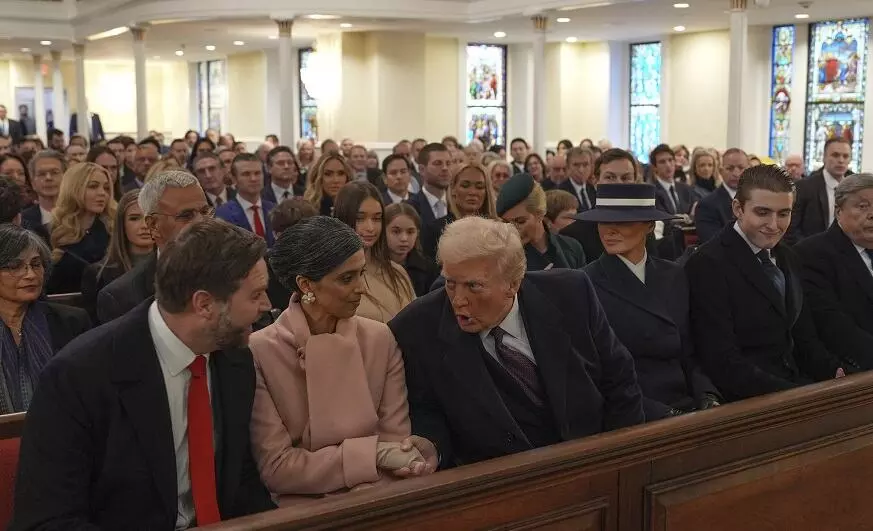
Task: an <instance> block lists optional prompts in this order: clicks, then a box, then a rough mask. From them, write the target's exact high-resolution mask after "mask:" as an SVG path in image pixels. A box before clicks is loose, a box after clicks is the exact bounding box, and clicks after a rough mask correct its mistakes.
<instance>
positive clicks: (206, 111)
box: [197, 61, 227, 132]
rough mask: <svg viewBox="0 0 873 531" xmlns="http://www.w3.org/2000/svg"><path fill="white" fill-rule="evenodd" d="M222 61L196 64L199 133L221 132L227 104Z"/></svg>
mask: <svg viewBox="0 0 873 531" xmlns="http://www.w3.org/2000/svg"><path fill="white" fill-rule="evenodd" d="M224 66H225V65H224V61H203V62H200V63H197V96H198V102H197V103H198V110H199V111H200V112H199V115H200V131H201V132H203V131H206V130H207V129H209V128H212V129H217V130H218V131H221V126H222V122H223V119H224V113H225V103H226V102H227V85H226V78H225V75H224V71H225V69H224Z"/></svg>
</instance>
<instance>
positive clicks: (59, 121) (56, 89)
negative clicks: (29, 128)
mask: <svg viewBox="0 0 873 531" xmlns="http://www.w3.org/2000/svg"><path fill="white" fill-rule="evenodd" d="M52 100H53V101H52V114H54V117H55V127H56V128H58V129H60V130H62V131H63V130H65V129H66V128H67V126H68V125H69V123H70V122H69V119H68V118H67V108H66V105H64V77H63V76H62V75H61V52H58V51H53V52H52ZM67 132H68V133H69V131H67ZM89 141H90V140H89Z"/></svg>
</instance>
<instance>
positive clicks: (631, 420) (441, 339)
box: [388, 217, 644, 467]
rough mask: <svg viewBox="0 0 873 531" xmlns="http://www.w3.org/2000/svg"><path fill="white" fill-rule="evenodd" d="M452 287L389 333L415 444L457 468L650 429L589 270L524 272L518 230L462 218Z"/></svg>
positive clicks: (456, 227)
mask: <svg viewBox="0 0 873 531" xmlns="http://www.w3.org/2000/svg"><path fill="white" fill-rule="evenodd" d="M439 252H440V256H439V258H440V261H441V262H442V264H443V275H444V276H445V279H446V283H445V287H444V288H440V289H437V290H435V291H432V292H431V293H429V294H427V295H425V296H424V297H421V298H419V299H416V300H415V301H413V302H412V304H410V305H409V306H407V307H406V308H405V309H404V310H403V311H401V312H400V313H399V314H398V315H397V317H395V318H394V319H393V320H391V322H389V323H388V326H389V327H390V328H391V331H392V332H393V333H394V337H395V338H396V339H397V343H398V346H399V347H400V349H401V350H402V351H403V355H404V362H405V367H406V381H407V387H408V389H409V407H410V418H411V420H412V432H413V434H415V436H417V439H416V443H415V446H416V447H417V448H418V449H419V450H420V451H423V455H424V456H425V457H426V458H427V459H428V463H429V464H430V463H432V462H435V459H434V456H436V455H439V456H440V457H441V463H440V465H441V466H442V467H450V466H454V465H461V464H467V463H474V462H477V461H482V460H485V459H491V458H494V457H499V456H503V455H508V454H512V453H516V452H523V451H525V450H530V449H533V448H539V447H542V446H547V445H550V444H555V443H558V442H561V441H568V440H572V439H577V438H580V437H585V436H588V435H594V434H597V433H601V432H604V431H608V430H612V429H617V428H622V427H625V426H631V425H634V424H638V423H641V422H643V420H644V416H643V409H642V398H641V393H640V388H639V386H638V385H637V381H636V375H635V373H634V367H633V361H632V359H631V357H630V354H629V353H628V352H627V350H626V349H625V348H624V347H623V346H622V345H621V343H619V342H618V340H617V339H616V337H615V335H614V334H613V333H612V330H611V329H610V327H609V324H608V323H607V321H606V316H605V314H604V312H603V308H602V307H601V306H600V303H599V302H598V301H597V296H596V295H595V294H594V288H593V287H592V286H591V282H590V281H589V280H588V277H587V276H586V275H585V273H583V272H581V271H575V270H570V269H553V270H550V271H538V272H533V273H527V274H525V268H526V264H525V258H524V250H523V248H522V245H521V239H520V238H519V236H518V231H517V230H516V229H515V228H514V227H512V226H511V225H508V224H504V223H502V222H499V221H494V220H487V219H484V218H479V217H467V218H463V219H460V220H458V221H455V222H454V223H452V224H451V225H449V226H448V227H447V228H446V232H445V233H444V234H443V236H442V239H441V240H440V247H439Z"/></svg>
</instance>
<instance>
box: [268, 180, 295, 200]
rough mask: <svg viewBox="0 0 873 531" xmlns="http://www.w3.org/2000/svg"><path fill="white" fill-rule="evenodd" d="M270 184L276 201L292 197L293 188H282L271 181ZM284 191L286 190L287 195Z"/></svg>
mask: <svg viewBox="0 0 873 531" xmlns="http://www.w3.org/2000/svg"><path fill="white" fill-rule="evenodd" d="M270 186H271V187H272V188H273V193H274V194H276V202H277V203H281V202H282V201H284V200H285V199H291V198H292V197H294V190H293V187H292V188H282V187H281V186H278V185H276V183H274V182H271V183H270ZM285 192H288V197H284V196H285Z"/></svg>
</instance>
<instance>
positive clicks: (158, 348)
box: [149, 302, 212, 529]
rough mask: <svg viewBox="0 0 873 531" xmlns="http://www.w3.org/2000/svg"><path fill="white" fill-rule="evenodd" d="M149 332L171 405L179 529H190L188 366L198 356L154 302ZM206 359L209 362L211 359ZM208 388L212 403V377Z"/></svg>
mask: <svg viewBox="0 0 873 531" xmlns="http://www.w3.org/2000/svg"><path fill="white" fill-rule="evenodd" d="M149 332H150V333H151V336H152V341H153V342H154V345H155V352H157V354H158V362H159V363H160V365H161V373H162V374H163V377H164V386H165V387H166V389H167V402H168V403H169V405H170V423H171V425H172V427H173V448H174V449H175V451H176V452H175V453H176V487H177V491H178V502H177V504H178V505H177V512H176V529H187V528H188V527H190V526H191V524H192V523H193V522H194V497H193V494H192V492H191V475H190V473H189V470H188V462H189V460H188V386H189V384H190V382H191V371H189V370H188V366H189V365H191V363H193V362H194V357H195V354H194V352H192V351H191V349H190V348H188V346H187V345H185V343H183V342H182V340H181V339H179V338H178V337H177V336H176V334H174V333H173V331H172V330H170V327H169V326H167V323H166V321H164V317H163V316H162V315H161V311H160V309H158V303H157V302H153V303H152V305H151V307H150V308H149ZM206 356H207V361H208V360H209V356H208V355H206ZM207 367H208V364H207ZM208 370H209V369H208V368H207V371H208ZM207 384H208V386H209V397H210V400H211V398H212V375H211V374H210V376H209V379H208V380H207Z"/></svg>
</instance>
